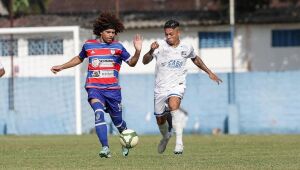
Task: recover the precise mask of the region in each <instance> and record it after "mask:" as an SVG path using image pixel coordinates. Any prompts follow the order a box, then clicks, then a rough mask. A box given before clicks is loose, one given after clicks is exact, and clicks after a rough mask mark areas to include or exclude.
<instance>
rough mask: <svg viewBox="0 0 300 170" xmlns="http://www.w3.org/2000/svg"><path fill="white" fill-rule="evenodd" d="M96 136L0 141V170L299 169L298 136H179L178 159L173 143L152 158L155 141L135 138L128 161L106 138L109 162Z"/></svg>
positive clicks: (114, 139)
mask: <svg viewBox="0 0 300 170" xmlns="http://www.w3.org/2000/svg"><path fill="white" fill-rule="evenodd" d="M97 140H98V139H97V137H96V135H82V136H71V135H70V136H0V169H105V170H106V169H120V170H121V169H122V170H123V169H130V170H132V169H133V170H134V169H139V170H140V169H151V170H152V169H163V170H166V169H172V170H177V169H178V170H179V169H180V170H182V169H299V167H300V161H299V160H300V135H263V136H225V135H224V136H223V135H221V136H202V135H201V136H200V135H185V136H184V144H185V148H184V153H183V155H174V154H173V149H174V141H175V138H174V137H172V138H171V140H170V143H169V145H168V147H167V149H166V151H165V152H164V153H163V154H158V153H157V144H158V142H159V140H160V137H159V136H158V135H157V136H140V141H139V144H138V145H137V146H136V148H133V149H131V150H130V154H129V156H128V157H127V158H124V157H123V156H122V155H121V147H120V144H119V138H118V137H117V136H110V137H109V142H110V148H111V151H112V158H109V159H106V158H100V157H99V156H98V152H99V150H100V147H99V143H98V141H97Z"/></svg>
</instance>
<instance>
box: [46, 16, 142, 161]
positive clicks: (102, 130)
mask: <svg viewBox="0 0 300 170" xmlns="http://www.w3.org/2000/svg"><path fill="white" fill-rule="evenodd" d="M123 30H124V25H123V24H122V22H121V21H120V20H119V19H118V18H116V16H114V15H113V14H111V13H102V14H101V15H100V16H99V17H98V18H97V19H96V20H95V22H94V24H93V32H94V34H95V35H96V36H97V38H96V39H92V40H87V41H86V42H85V43H84V45H83V47H82V50H81V52H80V53H79V55H78V56H75V57H74V58H72V59H71V60H70V61H68V62H66V63H64V64H62V65H57V66H53V67H52V69H51V70H52V72H53V73H57V72H59V71H61V70H63V69H67V68H70V67H74V66H76V65H78V64H80V63H82V61H83V60H84V59H85V58H86V59H87V60H88V70H87V78H86V84H85V88H86V91H87V93H88V102H89V103H90V105H91V107H92V108H93V110H94V113H95V128H96V133H97V136H98V138H99V141H100V143H101V145H102V150H101V151H100V153H99V156H100V157H105V158H109V157H111V154H110V149H109V144H108V138H107V126H106V122H105V120H104V113H105V112H108V113H109V115H110V117H111V119H112V122H113V124H114V125H115V126H116V128H117V129H118V131H119V132H120V133H122V131H123V130H125V129H127V126H126V122H125V121H124V120H123V118H122V106H121V87H120V85H119V81H118V80H119V71H120V68H121V64H122V62H126V63H127V64H128V65H129V66H131V67H134V66H135V65H136V63H137V61H138V59H139V56H140V52H141V49H142V37H141V36H140V35H138V34H137V35H136V36H135V37H134V40H133V44H134V47H135V53H134V55H133V56H132V57H131V56H130V54H129V53H128V52H127V51H126V49H125V48H124V47H123V45H122V44H121V43H119V42H117V41H115V40H114V39H115V36H116V35H117V34H118V33H120V32H122V31H123ZM128 153H129V149H128V148H124V147H122V154H123V155H124V156H127V155H128Z"/></svg>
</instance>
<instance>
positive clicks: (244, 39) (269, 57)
mask: <svg viewBox="0 0 300 170" xmlns="http://www.w3.org/2000/svg"><path fill="white" fill-rule="evenodd" d="M273 29H300V24H272V25H242V26H238V27H237V37H236V43H237V45H238V48H236V53H237V56H236V58H237V62H239V63H247V62H248V63H249V64H250V67H251V70H252V71H285V70H299V69H300V47H299V46H298V47H279V48H278V47H277V48H274V47H272V37H271V35H272V30H273ZM246 65H247V64H246Z"/></svg>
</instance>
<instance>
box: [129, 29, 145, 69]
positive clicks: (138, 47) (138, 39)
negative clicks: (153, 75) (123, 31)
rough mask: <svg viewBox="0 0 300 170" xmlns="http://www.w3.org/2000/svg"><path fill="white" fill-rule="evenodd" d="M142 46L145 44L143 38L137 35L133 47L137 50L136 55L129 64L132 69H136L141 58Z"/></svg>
mask: <svg viewBox="0 0 300 170" xmlns="http://www.w3.org/2000/svg"><path fill="white" fill-rule="evenodd" d="M142 44H143V38H142V36H141V35H139V34H137V35H135V37H134V39H133V45H134V48H135V53H134V55H133V56H132V57H131V58H130V60H129V61H128V62H127V63H128V65H129V66H130V67H134V66H135V65H136V63H137V62H138V60H139V58H140V54H141V51H142Z"/></svg>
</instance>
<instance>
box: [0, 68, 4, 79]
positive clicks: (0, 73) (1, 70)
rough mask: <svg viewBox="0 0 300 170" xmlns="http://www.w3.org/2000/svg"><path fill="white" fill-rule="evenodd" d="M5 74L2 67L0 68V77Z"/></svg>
mask: <svg viewBox="0 0 300 170" xmlns="http://www.w3.org/2000/svg"><path fill="white" fill-rule="evenodd" d="M4 74H5V70H4V68H0V77H2V76H3V75H4Z"/></svg>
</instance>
